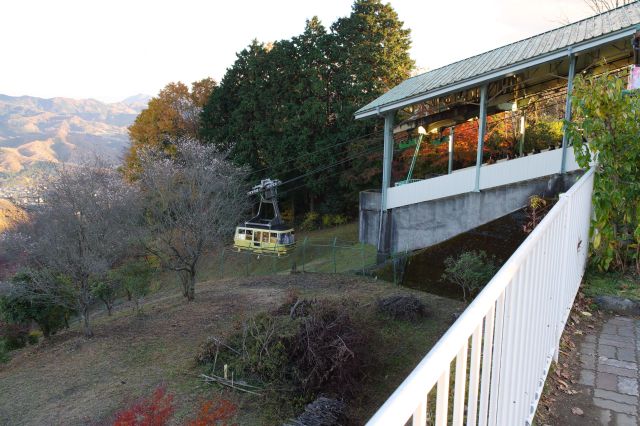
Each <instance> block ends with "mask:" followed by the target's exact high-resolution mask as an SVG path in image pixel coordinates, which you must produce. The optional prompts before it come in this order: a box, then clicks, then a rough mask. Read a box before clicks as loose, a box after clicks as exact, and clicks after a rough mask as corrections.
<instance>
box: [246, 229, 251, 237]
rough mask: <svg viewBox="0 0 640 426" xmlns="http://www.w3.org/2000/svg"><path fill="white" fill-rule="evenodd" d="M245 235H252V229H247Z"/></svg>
mask: <svg viewBox="0 0 640 426" xmlns="http://www.w3.org/2000/svg"><path fill="white" fill-rule="evenodd" d="M246 232H247V236H249V237H250V236H252V235H253V231H252V230H251V229H247V231H246Z"/></svg>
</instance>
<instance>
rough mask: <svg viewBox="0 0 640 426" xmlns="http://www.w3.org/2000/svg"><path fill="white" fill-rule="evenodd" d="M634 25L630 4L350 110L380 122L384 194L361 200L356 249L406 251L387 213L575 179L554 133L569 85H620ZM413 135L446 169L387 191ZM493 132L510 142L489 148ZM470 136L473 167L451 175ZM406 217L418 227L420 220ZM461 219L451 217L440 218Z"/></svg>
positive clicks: (567, 150) (413, 81)
mask: <svg viewBox="0 0 640 426" xmlns="http://www.w3.org/2000/svg"><path fill="white" fill-rule="evenodd" d="M639 24H640V3H638V2H634V3H631V4H628V5H625V6H622V7H619V8H616V9H613V10H611V11H608V12H605V13H602V14H599V15H596V16H593V17H590V18H587V19H584V20H582V21H578V22H575V23H572V24H569V25H565V26H563V27H560V28H557V29H555V30H551V31H548V32H545V33H542V34H539V35H536V36H533V37H530V38H527V39H524V40H521V41H518V42H515V43H511V44H509V45H506V46H503V47H499V48H497V49H494V50H491V51H488V52H485V53H482V54H480V55H476V56H473V57H470V58H468V59H464V60H462V61H458V62H455V63H452V64H450V65H447V66H444V67H442V68H438V69H435V70H432V71H428V72H426V73H424V74H421V75H418V76H415V77H412V78H410V79H408V80H406V81H404V82H403V83H401V84H399V85H398V86H396V87H395V88H393V89H391V90H390V91H388V92H387V93H385V94H383V95H382V96H380V97H379V98H377V99H375V100H374V101H373V102H371V103H369V104H368V105H366V106H364V107H362V108H361V109H360V110H358V111H357V112H356V114H355V117H356V119H366V118H377V117H379V118H383V119H384V157H383V163H382V186H381V190H380V192H379V194H375V193H363V194H362V195H361V218H362V217H363V215H365V216H367V215H368V217H369V220H365V221H363V223H361V233H360V239H361V241H362V242H367V243H372V244H376V246H377V248H378V252H379V253H380V254H381V255H383V256H384V255H388V254H390V253H392V252H394V251H397V250H402V249H404V247H402V243H401V242H399V241H397V239H396V240H394V238H396V236H394V233H393V230H394V229H396V227H395V226H394V223H393V222H394V220H395V219H394V216H396V217H400V216H402V215H394V214H393V213H394V212H393V211H394V210H398V209H402V208H406V207H412V206H415V205H418V204H420V203H426V202H432V201H434V200H443V199H446V198H448V197H455V196H462V195H464V194H471V193H480V192H481V191H486V190H490V189H495V188H499V187H503V188H507V187H509V185H513V184H516V183H518V182H526V181H530V180H532V179H538V178H542V177H549V179H548V180H550V179H551V177H552V176H553V175H556V174H557V175H564V174H565V173H567V172H570V171H573V170H576V169H577V168H578V166H577V164H576V163H575V161H574V159H573V156H572V149H571V141H570V140H569V139H568V137H567V135H566V134H564V132H563V127H562V123H563V120H564V119H570V118H571V96H570V94H571V91H572V87H573V79H574V77H575V75H577V74H578V73H582V74H585V75H594V74H599V73H603V72H610V71H613V72H618V73H619V75H620V76H623V77H624V75H625V74H626V73H627V72H628V66H629V65H630V64H631V63H633V49H632V45H631V40H632V37H633V36H634V34H636V31H637V27H638V25H639ZM397 120H400V123H399V124H396V121H397ZM420 126H421V127H422V128H424V129H425V130H426V132H427V134H428V135H429V136H428V138H430V141H427V145H428V144H429V142H433V143H434V144H442V143H443V142H445V141H448V147H447V150H446V152H445V153H444V155H448V161H447V160H445V161H442V163H444V164H447V163H448V168H446V169H445V170H444V171H443V173H446V175H444V176H439V177H436V178H433V179H427V176H426V175H424V174H423V175H422V176H420V175H418V176H410V177H411V178H412V179H409V177H407V179H405V181H401V182H400V183H405V182H406V183H405V184H403V185H400V186H392V184H393V183H394V182H392V180H393V179H392V177H393V175H394V174H395V175H396V176H398V174H401V171H398V170H393V169H392V166H393V164H394V161H396V164H397V163H400V162H401V161H398V160H399V159H398V158H397V157H395V158H394V151H397V148H396V146H395V144H396V143H397V142H399V141H401V140H406V139H411V138H412V137H415V135H416V134H417V130H418V128H419V127H420ZM496 126H503V127H504V128H506V131H505V132H503V136H504V134H506V135H507V136H508V137H507V139H508V140H506V141H500V142H496V141H495V140H493V139H495V137H494V136H492V130H493V129H494V128H495V127H496ZM469 127H473V131H474V132H475V133H474V134H475V135H476V136H475V138H476V143H475V147H474V149H475V165H473V167H471V168H464V169H462V170H455V168H456V167H455V166H456V163H460V161H456V160H455V159H456V157H455V153H456V150H457V149H459V148H456V147H457V146H458V144H459V143H460V133H461V132H460V130H461V129H465V130H466V131H467V133H468V130H469ZM545 132H546V133H545ZM534 133H535V135H533V134H534ZM467 136H468V135H467ZM533 136H535V138H534V137H533ZM489 144H497V145H499V146H500V147H501V148H500V150H499V152H498V154H497V157H494V156H490V155H489V149H488V145H489ZM458 168H460V167H458ZM414 174H415V173H414ZM414 177H417V178H418V179H413V178H414ZM421 178H422V179H421ZM397 183H398V182H397V181H396V184H397ZM569 183H571V182H569ZM530 195H531V194H530ZM472 198H473V197H472V196H469V199H472ZM525 200H526V197H525ZM374 203H375V204H377V207H376V209H375V211H374V210H372V209H371V206H372V204H374ZM462 204H464V203H462ZM423 205H424V206H425V208H426V207H427V205H426V204H423ZM523 206H524V205H520V206H519V207H523ZM429 208H430V207H429ZM413 210H414V211H413V213H411V214H412V215H414V214H415V215H417V216H416V217H415V219H416V222H419V221H420V213H419V212H418V211H415V209H413ZM363 212H364V213H363ZM405 213H406V211H405ZM507 213H509V211H506V212H504V211H501V210H498V211H496V214H501V215H504V214H507ZM466 214H469V213H468V212H466V211H464V210H462V211H450V212H449V214H448V216H449V217H458V218H459V217H462V216H464V215H466ZM374 215H375V216H377V218H376V219H375V220H373V217H374ZM426 215H427V214H426V213H425V216H426ZM497 217H499V216H495V217H489V216H487V217H485V219H486V220H485V221H484V222H482V223H486V222H488V221H490V220H493V219H496V218H497ZM483 220H484V219H483ZM463 221H464V222H469V223H471V222H473V224H474V225H475V226H478V225H481V224H482V223H476V222H477V221H473V220H470V221H467V220H463ZM466 230H467V229H460V230H459V231H460V232H464V231H466ZM424 244H425V245H423V247H426V246H427V245H428V244H429V242H427V241H425V242H424Z"/></svg>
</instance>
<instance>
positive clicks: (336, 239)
mask: <svg viewBox="0 0 640 426" xmlns="http://www.w3.org/2000/svg"><path fill="white" fill-rule="evenodd" d="M337 241H338V237H333V253H332V257H333V273H334V274H335V273H337V272H338V266H337V264H336V242H337Z"/></svg>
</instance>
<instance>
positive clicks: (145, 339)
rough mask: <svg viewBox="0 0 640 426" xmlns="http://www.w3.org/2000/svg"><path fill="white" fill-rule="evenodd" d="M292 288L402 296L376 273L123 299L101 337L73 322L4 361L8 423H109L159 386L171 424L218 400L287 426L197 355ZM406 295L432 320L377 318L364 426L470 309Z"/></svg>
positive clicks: (370, 301)
mask: <svg viewBox="0 0 640 426" xmlns="http://www.w3.org/2000/svg"><path fill="white" fill-rule="evenodd" d="M291 289H295V290H296V291H297V292H299V294H300V296H302V297H305V298H308V299H315V298H318V297H326V298H334V299H335V298H338V299H339V298H350V299H352V300H357V301H358V302H359V303H361V304H362V309H370V310H371V309H373V306H375V301H376V300H377V298H379V297H384V296H387V295H391V294H397V293H399V292H400V291H399V289H398V287H396V286H394V285H392V284H391V283H385V282H383V281H375V280H373V279H370V278H362V277H353V276H347V275H324V274H294V275H273V276H268V277H266V276H262V277H247V278H237V279H227V280H222V281H209V282H201V283H198V289H197V296H196V300H195V301H194V302H186V301H184V300H183V299H182V298H181V296H180V295H179V294H178V292H177V290H175V289H170V288H167V289H165V290H161V291H160V292H159V293H158V294H156V295H154V296H152V297H149V298H148V299H147V301H146V303H145V306H144V314H143V315H136V314H135V313H133V312H132V305H131V302H126V301H123V302H122V303H121V304H120V306H118V307H117V309H116V312H115V313H114V315H113V316H112V317H107V316H106V315H104V314H103V313H102V314H97V315H96V318H95V322H94V323H95V331H96V336H95V337H94V338H93V339H90V340H87V339H85V338H83V337H82V335H81V332H80V330H79V328H78V326H77V324H74V325H72V327H71V329H70V330H68V331H63V332H61V333H60V334H58V335H56V336H54V338H53V339H52V340H51V341H50V342H41V343H40V344H38V345H36V346H28V347H26V348H25V349H22V350H19V351H16V352H14V353H13V355H12V359H11V361H9V363H8V364H0V389H3V390H4V389H6V392H5V393H4V394H3V397H2V398H0V424H67V425H81V424H83V425H84V424H108V423H109V420H111V419H113V415H114V413H115V412H116V411H118V410H120V409H122V408H123V407H126V406H127V405H128V404H130V403H131V401H133V400H135V399H136V398H137V397H139V396H146V395H149V394H150V393H151V392H152V391H153V389H154V388H155V387H156V386H157V385H159V384H165V385H166V386H167V389H168V391H169V392H170V393H171V394H173V395H174V396H175V399H174V405H175V406H176V415H175V419H174V422H173V423H172V424H184V423H185V420H188V419H190V418H193V416H194V415H195V412H196V410H197V406H198V404H199V403H200V402H201V401H206V400H216V399H218V398H222V399H230V400H231V401H232V402H233V403H234V404H237V405H238V409H239V414H238V418H237V419H236V420H237V424H241V425H253V424H282V423H281V420H282V419H280V421H279V422H278V421H276V419H274V418H271V419H270V420H266V419H265V418H264V417H265V412H264V401H263V400H262V399H260V398H257V397H252V396H251V395H248V394H244V393H241V392H233V391H231V390H230V389H228V388H225V389H221V388H219V387H216V386H204V385H203V383H202V381H201V380H199V378H198V375H199V373H201V372H202V368H201V367H198V366H197V365H196V363H195V355H196V353H197V350H198V347H199V345H200V344H201V343H202V342H203V341H205V340H206V339H207V338H208V337H210V336H225V335H228V333H230V332H231V331H232V330H233V329H234V327H237V325H238V323H239V321H241V320H242V319H246V318H247V317H248V316H249V315H254V314H256V313H258V312H265V311H272V310H274V309H276V308H277V307H278V306H281V304H282V303H283V302H284V301H285V300H286V298H287V295H288V294H289V292H290V291H291ZM401 292H402V293H411V294H414V295H415V296H417V297H418V298H420V299H421V300H422V301H423V302H424V303H425V304H426V305H427V309H428V312H429V317H428V318H426V319H423V320H421V321H419V322H417V323H406V322H402V321H398V320H390V319H387V318H382V317H381V318H380V319H378V320H376V321H375V323H372V324H371V327H374V328H375V329H380V330H382V335H383V336H385V344H384V345H381V346H379V347H378V348H377V351H379V352H380V354H381V359H382V360H384V362H383V365H381V366H380V368H379V369H378V370H376V371H378V372H379V374H373V375H372V376H369V377H367V379H366V382H365V383H364V386H366V392H363V393H362V396H361V397H356V398H355V399H354V400H353V402H352V405H353V406H352V407H351V415H352V416H353V418H354V420H355V423H358V424H362V423H364V420H366V418H368V417H369V416H370V415H371V414H372V413H373V411H375V409H376V408H377V407H378V406H379V405H380V404H382V402H384V400H385V399H386V398H387V396H388V395H389V394H390V393H391V392H392V391H393V389H394V388H395V387H396V386H397V385H398V384H399V383H400V382H401V381H402V380H403V379H404V377H405V376H406V375H407V374H408V373H409V371H410V370H411V369H412V368H413V367H414V366H415V365H416V364H417V363H418V361H419V360H420V359H421V358H422V356H424V354H425V353H427V351H428V350H429V348H431V346H432V345H433V344H434V343H435V342H436V340H437V339H438V338H439V337H440V336H441V335H442V334H443V333H444V332H445V331H446V329H447V327H448V326H449V324H450V322H451V315H452V314H453V313H457V312H460V310H461V309H462V307H463V305H462V303H460V302H458V301H454V300H450V299H445V298H441V297H438V296H434V295H430V294H427V293H422V292H418V291H414V290H406V289H403V290H402V291H401ZM43 383H46V386H43ZM277 414H280V415H283V414H282V413H275V417H278V416H277ZM272 415H274V413H272Z"/></svg>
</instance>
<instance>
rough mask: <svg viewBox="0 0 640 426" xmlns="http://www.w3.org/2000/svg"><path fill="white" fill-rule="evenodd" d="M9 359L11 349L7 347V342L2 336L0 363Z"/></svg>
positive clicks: (0, 339)
mask: <svg viewBox="0 0 640 426" xmlns="http://www.w3.org/2000/svg"><path fill="white" fill-rule="evenodd" d="M9 359H10V357H9V349H7V344H6V342H5V341H4V339H2V338H0V364H4V363H5V362H9Z"/></svg>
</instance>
